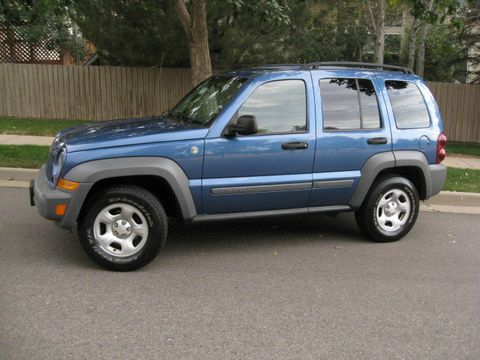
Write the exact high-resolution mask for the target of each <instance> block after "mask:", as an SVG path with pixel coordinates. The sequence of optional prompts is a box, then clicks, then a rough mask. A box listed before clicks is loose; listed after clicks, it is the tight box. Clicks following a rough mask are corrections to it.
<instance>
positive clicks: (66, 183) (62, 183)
mask: <svg viewBox="0 0 480 360" xmlns="http://www.w3.org/2000/svg"><path fill="white" fill-rule="evenodd" d="M79 186H80V184H79V183H77V182H75V181H70V180H65V179H60V180H59V181H58V184H57V187H59V188H60V189H63V190H69V191H73V190H77V189H78V187H79Z"/></svg>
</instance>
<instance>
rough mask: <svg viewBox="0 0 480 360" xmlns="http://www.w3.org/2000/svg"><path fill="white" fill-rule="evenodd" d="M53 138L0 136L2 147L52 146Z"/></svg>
mask: <svg viewBox="0 0 480 360" xmlns="http://www.w3.org/2000/svg"><path fill="white" fill-rule="evenodd" d="M53 139H54V137H52V136H31V135H5V134H0V144H1V145H42V146H50V145H51V144H52V142H53Z"/></svg>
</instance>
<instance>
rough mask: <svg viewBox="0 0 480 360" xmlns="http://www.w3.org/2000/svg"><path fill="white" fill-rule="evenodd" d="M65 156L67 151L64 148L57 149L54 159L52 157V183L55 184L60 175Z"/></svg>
mask: <svg viewBox="0 0 480 360" xmlns="http://www.w3.org/2000/svg"><path fill="white" fill-rule="evenodd" d="M66 158H67V151H66V150H65V148H63V149H62V150H60V151H59V153H58V154H57V156H56V157H55V159H53V167H52V182H53V184H54V185H57V182H58V180H59V179H60V175H61V173H62V168H63V165H64V164H65V159H66Z"/></svg>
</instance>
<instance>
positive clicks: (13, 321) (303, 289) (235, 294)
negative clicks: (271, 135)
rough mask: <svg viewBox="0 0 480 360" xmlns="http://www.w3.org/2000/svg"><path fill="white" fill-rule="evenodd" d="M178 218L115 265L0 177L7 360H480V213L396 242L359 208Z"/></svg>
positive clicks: (0, 318) (437, 222)
mask: <svg viewBox="0 0 480 360" xmlns="http://www.w3.org/2000/svg"><path fill="white" fill-rule="evenodd" d="M170 226H171V227H170V233H169V240H168V242H167V245H166V247H165V248H164V251H163V252H161V254H160V255H159V257H158V258H157V259H156V260H154V261H153V262H152V263H151V264H150V265H149V266H147V267H145V268H143V269H141V270H139V271H136V272H131V273H114V272H108V271H105V270H102V269H101V268H99V267H97V266H96V265H94V264H93V263H92V262H91V261H90V260H89V259H88V258H87V257H86V255H84V254H83V252H82V250H81V248H80V245H79V244H78V242H77V240H76V235H75V234H71V233H69V232H66V231H64V230H60V229H58V228H56V226H55V225H54V224H52V223H50V222H48V221H45V220H43V219H42V218H41V217H40V216H39V215H38V214H37V212H36V210H35V209H34V208H31V207H30V206H28V196H27V191H26V190H25V189H12V188H0V246H1V252H0V359H48V360H53V359H195V358H196V359H230V358H233V359H236V358H238V359H294V358H295V359H313V358H323V359H352V358H358V359H472V360H473V359H479V358H480V346H479V339H480V236H479V232H480V215H459V214H445V213H433V212H422V213H421V214H420V217H419V220H418V222H417V225H416V226H415V227H414V229H413V230H412V232H411V233H410V235H408V236H407V237H406V238H405V239H403V240H401V241H399V242H397V243H391V244H374V243H370V242H368V241H366V240H365V239H364V238H363V237H362V236H361V235H360V233H359V231H358V230H357V228H356V226H355V223H354V220H353V216H352V215H350V214H343V215H339V216H338V217H336V218H331V217H329V216H322V215H316V216H310V217H295V218H288V219H285V218H282V219H268V220H255V221H252V220H250V221H238V222H234V223H215V224H205V225H201V226H195V227H192V228H186V227H185V228H184V227H179V226H177V225H175V224H171V225H170Z"/></svg>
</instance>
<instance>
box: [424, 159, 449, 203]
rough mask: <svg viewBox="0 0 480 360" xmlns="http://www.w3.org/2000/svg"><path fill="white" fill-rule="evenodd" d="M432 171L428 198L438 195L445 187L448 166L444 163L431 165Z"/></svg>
mask: <svg viewBox="0 0 480 360" xmlns="http://www.w3.org/2000/svg"><path fill="white" fill-rule="evenodd" d="M428 170H429V172H430V193H429V194H427V195H428V196H427V198H428V197H431V196H433V195H437V194H438V193H439V192H440V191H442V189H443V185H444V184H445V179H446V178H447V167H446V166H445V165H442V164H434V165H429V166H428Z"/></svg>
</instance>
